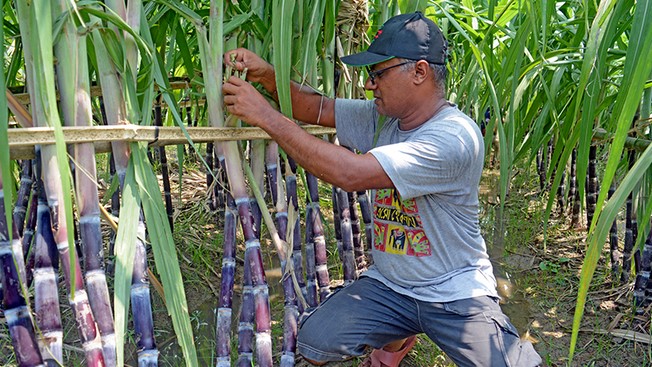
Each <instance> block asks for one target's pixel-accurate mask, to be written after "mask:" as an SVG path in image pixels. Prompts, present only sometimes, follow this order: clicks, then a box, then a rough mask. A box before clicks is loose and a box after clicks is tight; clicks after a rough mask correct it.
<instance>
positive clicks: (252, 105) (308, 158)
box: [222, 77, 394, 191]
mask: <svg viewBox="0 0 652 367" xmlns="http://www.w3.org/2000/svg"><path fill="white" fill-rule="evenodd" d="M222 89H223V91H224V103H225V104H226V106H227V110H228V111H229V112H230V113H231V114H233V115H236V116H238V117H239V118H240V119H242V120H243V121H246V122H247V123H249V124H251V125H253V126H259V127H261V128H262V129H263V130H265V131H266V132H267V133H268V134H269V135H270V136H271V137H272V139H274V140H275V141H276V142H277V143H278V144H279V145H280V146H281V147H282V148H283V150H285V152H286V153H288V154H289V155H290V156H291V157H292V158H294V160H295V161H296V162H297V163H298V164H299V165H301V166H302V167H304V168H305V169H306V170H308V171H309V172H310V173H312V174H313V175H315V176H317V177H319V178H320V179H322V180H324V181H326V182H329V183H331V184H333V185H336V186H338V187H341V188H343V189H345V190H347V191H358V190H366V189H379V188H390V187H394V185H393V183H392V181H391V180H390V178H389V176H387V174H386V173H385V171H384V170H383V169H382V167H381V165H380V163H378V161H377V160H376V158H375V157H374V156H373V155H371V154H369V153H367V154H362V155H360V154H355V153H353V152H351V151H349V150H348V149H346V148H343V147H341V146H337V145H334V144H331V143H329V142H327V141H324V140H321V139H319V138H317V137H314V136H312V135H310V134H308V133H307V132H305V131H304V130H303V129H302V128H301V127H300V126H298V125H297V124H295V123H294V122H293V121H291V120H289V119H288V118H287V117H285V116H283V115H282V114H281V113H280V112H278V111H277V110H276V109H274V108H273V107H272V106H270V105H269V103H267V101H266V100H265V99H264V97H263V96H262V95H261V94H260V93H258V91H257V90H256V89H255V88H254V87H253V86H252V85H251V84H249V83H247V82H246V81H244V80H242V79H239V78H236V77H231V78H229V80H228V81H227V82H226V83H225V84H224V86H223V88H222ZM301 94H303V93H301ZM293 97H294V96H293ZM293 100H294V98H293ZM310 100H311V101H312V102H315V101H316V102H317V104H319V100H320V97H319V96H318V95H316V94H314V95H312V96H311V97H310ZM324 103H326V101H324ZM330 107H331V108H332V107H333V105H330ZM313 112H314V111H313ZM331 116H332V114H331ZM322 117H323V112H322ZM315 118H316V116H315Z"/></svg>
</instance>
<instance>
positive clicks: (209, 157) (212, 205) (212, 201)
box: [204, 142, 217, 211]
mask: <svg viewBox="0 0 652 367" xmlns="http://www.w3.org/2000/svg"><path fill="white" fill-rule="evenodd" d="M213 157H214V153H213V143H212V142H210V143H207V144H206V157H205V158H204V159H205V160H206V165H207V166H208V168H207V171H206V187H207V188H208V191H209V192H208V208H209V209H210V210H212V211H215V210H217V198H216V197H215V190H213V183H214V180H213V168H214V165H215V164H214V162H213Z"/></svg>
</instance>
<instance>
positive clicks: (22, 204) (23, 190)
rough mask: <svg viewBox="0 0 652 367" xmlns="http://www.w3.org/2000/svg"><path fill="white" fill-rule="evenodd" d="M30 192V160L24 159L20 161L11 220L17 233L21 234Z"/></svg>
mask: <svg viewBox="0 0 652 367" xmlns="http://www.w3.org/2000/svg"><path fill="white" fill-rule="evenodd" d="M31 192H32V161H31V160H29V159H25V160H23V161H22V162H21V163H20V185H19V188H18V193H17V194H16V204H15V206H14V212H13V220H14V223H16V228H18V234H19V235H20V236H21V237H22V236H23V229H24V227H25V216H26V214H27V206H28V204H29V198H30V193H31Z"/></svg>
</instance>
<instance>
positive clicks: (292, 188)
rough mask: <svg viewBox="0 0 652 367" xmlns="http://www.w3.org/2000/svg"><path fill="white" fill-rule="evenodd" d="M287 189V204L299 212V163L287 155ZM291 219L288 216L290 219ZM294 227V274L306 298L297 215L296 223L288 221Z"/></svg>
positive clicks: (301, 239)
mask: <svg viewBox="0 0 652 367" xmlns="http://www.w3.org/2000/svg"><path fill="white" fill-rule="evenodd" d="M285 190H286V193H287V205H288V207H289V206H290V205H292V207H293V208H294V209H289V210H288V213H289V212H292V211H293V212H295V213H298V212H299V195H298V193H297V164H296V163H295V162H294V159H292V158H291V157H289V156H288V157H287V160H286V161H285ZM289 220H291V218H290V217H288V221H289ZM290 226H291V227H292V263H293V267H294V276H295V277H296V279H297V283H298V284H299V288H300V289H301V294H302V295H303V297H304V298H307V295H306V292H307V290H306V281H305V275H304V269H303V238H302V237H301V218H300V217H299V216H298V215H297V216H296V217H295V218H294V223H288V227H290ZM288 235H289V234H288Z"/></svg>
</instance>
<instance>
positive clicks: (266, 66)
mask: <svg viewBox="0 0 652 367" xmlns="http://www.w3.org/2000/svg"><path fill="white" fill-rule="evenodd" d="M224 64H225V65H228V66H231V67H233V68H235V70H237V71H244V70H245V69H247V80H248V81H250V82H256V83H261V84H262V85H263V87H265V89H267V91H268V92H274V91H275V90H276V79H275V78H276V75H275V73H274V67H273V66H272V65H271V64H270V63H268V62H267V61H265V60H263V59H262V58H261V57H260V56H258V55H256V54H255V53H253V52H251V51H249V50H247V49H246V48H237V49H235V50H231V51H227V52H226V53H225V54H224Z"/></svg>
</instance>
